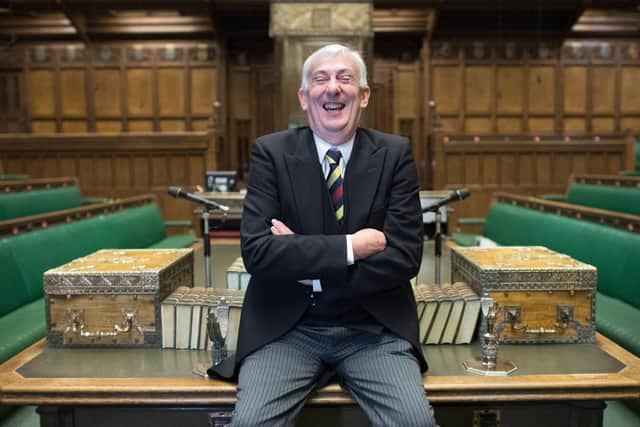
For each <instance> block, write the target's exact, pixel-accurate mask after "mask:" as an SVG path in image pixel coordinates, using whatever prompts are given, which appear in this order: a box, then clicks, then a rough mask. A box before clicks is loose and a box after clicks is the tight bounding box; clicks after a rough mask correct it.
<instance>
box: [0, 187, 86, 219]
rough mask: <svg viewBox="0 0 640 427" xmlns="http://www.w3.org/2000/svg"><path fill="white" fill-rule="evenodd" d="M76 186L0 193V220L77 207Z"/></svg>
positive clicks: (79, 203)
mask: <svg viewBox="0 0 640 427" xmlns="http://www.w3.org/2000/svg"><path fill="white" fill-rule="evenodd" d="M81 204H82V198H81V197H80V190H79V189H78V187H73V186H71V187H58V188H51V189H37V190H31V191H19V192H9V193H0V221H5V220H8V219H12V218H19V217H23V216H30V215H37V214H40V213H45V212H52V211H58V210H63V209H70V208H76V207H79V206H80V205H81Z"/></svg>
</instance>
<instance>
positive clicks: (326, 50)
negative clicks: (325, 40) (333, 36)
mask: <svg viewBox="0 0 640 427" xmlns="http://www.w3.org/2000/svg"><path fill="white" fill-rule="evenodd" d="M339 55H349V56H351V58H352V59H353V60H354V61H355V62H356V64H357V65H358V68H359V69H360V87H361V88H365V87H367V66H366V65H365V63H364V60H363V59H362V55H360V52H358V51H357V50H354V49H351V48H348V47H347V46H344V45H341V44H329V45H326V46H323V47H321V48H320V49H318V50H316V51H315V52H313V53H312V54H311V55H309V57H307V59H306V60H305V61H304V64H302V80H301V83H300V87H301V88H302V90H307V89H308V88H309V78H308V74H309V68H310V67H311V64H312V63H313V61H315V60H316V59H320V58H327V57H331V56H339Z"/></svg>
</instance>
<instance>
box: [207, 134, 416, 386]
mask: <svg viewBox="0 0 640 427" xmlns="http://www.w3.org/2000/svg"><path fill="white" fill-rule="evenodd" d="M250 167H251V169H250V177H249V182H248V187H247V195H246V198H245V202H244V209H243V215H242V223H241V246H242V256H243V258H244V263H245V266H246V268H247V271H249V272H250V273H251V282H250V283H249V287H248V289H247V291H246V295H245V300H244V307H243V311H242V318H241V321H240V331H239V337H238V345H237V353H236V357H235V358H234V357H232V358H230V359H228V360H226V361H225V362H223V363H222V364H221V365H218V366H217V367H214V368H212V371H211V370H210V371H211V372H210V373H211V374H215V375H217V376H222V377H226V378H233V377H235V375H236V373H237V367H238V364H239V362H240V361H241V360H242V359H243V358H244V357H245V356H247V355H248V354H250V353H251V352H253V351H254V350H256V349H258V348H260V347H261V346H263V345H265V344H267V343H269V342H270V341H273V340H274V339H276V338H278V337H280V336H282V335H284V334H285V333H286V332H288V331H289V330H291V329H292V328H293V327H294V326H295V325H296V323H297V322H298V321H299V320H300V318H301V317H302V315H303V314H304V312H305V310H306V309H307V307H308V305H309V304H310V302H311V299H310V291H309V287H308V286H305V285H302V284H300V283H298V282H297V280H299V279H315V278H319V279H321V280H322V278H323V277H325V278H326V277H331V278H332V279H335V277H339V278H342V280H337V281H336V280H331V281H330V282H331V283H332V284H333V286H348V287H350V288H351V289H352V291H353V294H354V295H355V296H356V297H357V298H358V301H360V302H361V303H362V306H363V308H364V309H365V310H366V311H367V312H368V313H369V314H370V315H371V316H373V318H375V319H376V320H377V321H379V322H380V323H381V324H382V325H383V326H384V327H386V328H387V329H389V330H390V331H392V332H394V333H396V334H397V335H399V336H401V337H404V338H405V339H407V340H408V341H410V342H411V343H412V344H413V346H414V349H415V353H416V355H417V356H418V359H419V361H420V365H421V368H422V370H423V371H426V370H427V363H426V361H425V359H424V356H423V355H422V351H421V347H420V343H419V338H418V319H417V315H416V304H415V299H414V296H413V293H412V290H411V285H410V283H409V279H410V278H412V277H414V276H415V275H417V274H418V270H419V268H420V261H421V259H422V244H423V225H422V215H421V210H420V200H419V195H418V190H419V188H418V181H417V176H416V167H415V162H414V159H413V156H412V154H411V147H410V145H409V141H408V140H407V139H406V138H401V137H398V136H393V135H389V134H384V133H381V132H377V131H374V130H370V129H362V128H359V129H358V130H357V133H356V137H355V141H354V146H353V151H352V154H351V158H350V159H349V163H348V165H347V168H346V173H345V177H344V192H345V214H346V217H345V221H346V224H345V228H346V232H347V233H349V234H351V233H354V232H356V231H358V230H360V229H362V228H366V227H372V228H376V229H378V230H381V231H383V232H384V234H385V236H386V239H387V247H386V249H385V250H384V251H382V252H379V253H377V254H375V255H372V256H370V257H368V258H366V259H364V260H360V261H356V262H355V264H353V265H351V266H348V265H347V259H346V239H345V237H344V235H341V234H336V235H326V234H323V209H322V198H323V197H325V198H326V197H327V189H326V184H325V183H324V179H323V176H322V168H321V166H320V163H319V162H318V155H317V151H316V147H315V144H314V142H313V135H312V132H311V130H310V129H309V128H308V127H304V128H298V129H293V130H287V131H283V132H278V133H275V134H271V135H266V136H264V137H261V138H259V139H258V140H257V141H256V143H255V144H254V146H253V151H252V157H251V165H250ZM272 218H277V219H279V220H281V221H283V222H284V223H285V224H286V225H287V226H289V228H290V229H291V230H293V232H294V233H295V234H294V235H290V236H273V235H272V234H271V232H270V229H269V228H270V226H271V223H270V221H271V219H272ZM327 282H329V281H327ZM324 285H325V283H323V286H324Z"/></svg>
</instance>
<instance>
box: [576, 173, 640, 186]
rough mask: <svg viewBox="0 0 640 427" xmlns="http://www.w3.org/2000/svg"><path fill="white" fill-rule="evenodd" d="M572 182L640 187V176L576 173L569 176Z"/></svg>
mask: <svg viewBox="0 0 640 427" xmlns="http://www.w3.org/2000/svg"><path fill="white" fill-rule="evenodd" d="M572 183H577V184H593V185H611V186H614V187H631V188H633V187H635V188H639V189H640V176H620V175H602V174H585V173H574V174H572V175H571V177H570V178H569V185H571V184H572Z"/></svg>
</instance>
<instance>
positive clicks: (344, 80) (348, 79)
mask: <svg viewBox="0 0 640 427" xmlns="http://www.w3.org/2000/svg"><path fill="white" fill-rule="evenodd" d="M340 81H341V82H342V83H351V82H352V81H353V77H351V76H342V77H340Z"/></svg>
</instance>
